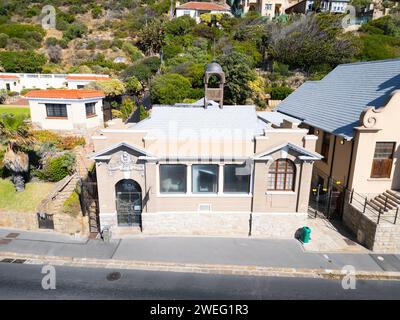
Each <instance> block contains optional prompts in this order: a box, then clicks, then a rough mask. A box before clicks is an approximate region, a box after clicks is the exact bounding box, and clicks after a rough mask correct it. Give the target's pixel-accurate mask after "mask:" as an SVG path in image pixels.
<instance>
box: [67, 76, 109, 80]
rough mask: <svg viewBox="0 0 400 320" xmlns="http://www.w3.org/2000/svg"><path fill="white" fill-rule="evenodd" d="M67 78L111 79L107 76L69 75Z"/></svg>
mask: <svg viewBox="0 0 400 320" xmlns="http://www.w3.org/2000/svg"><path fill="white" fill-rule="evenodd" d="M66 79H67V80H95V81H97V80H110V78H109V77H107V76H68V77H67V78H66Z"/></svg>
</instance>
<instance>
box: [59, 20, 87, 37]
mask: <svg viewBox="0 0 400 320" xmlns="http://www.w3.org/2000/svg"><path fill="white" fill-rule="evenodd" d="M87 32H88V28H87V27H86V25H84V24H83V23H80V22H74V23H72V24H71V25H69V26H68V28H67V29H66V30H65V31H64V33H63V38H64V39H66V40H73V39H76V38H82V37H83V36H84V35H85V34H86V33H87Z"/></svg>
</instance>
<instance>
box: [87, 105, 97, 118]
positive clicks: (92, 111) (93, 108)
mask: <svg viewBox="0 0 400 320" xmlns="http://www.w3.org/2000/svg"><path fill="white" fill-rule="evenodd" d="M85 108H86V117H92V116H95V115H96V103H95V102H91V103H85Z"/></svg>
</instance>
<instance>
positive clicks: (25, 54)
mask: <svg viewBox="0 0 400 320" xmlns="http://www.w3.org/2000/svg"><path fill="white" fill-rule="evenodd" d="M46 60H47V59H46V57H45V56H44V55H43V54H38V53H35V52H33V51H3V52H0V65H1V66H2V67H3V68H4V70H5V71H6V72H17V73H23V72H26V73H37V72H41V71H42V68H43V65H44V64H45V63H46Z"/></svg>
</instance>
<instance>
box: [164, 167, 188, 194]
mask: <svg viewBox="0 0 400 320" xmlns="http://www.w3.org/2000/svg"><path fill="white" fill-rule="evenodd" d="M160 192H161V193H186V166H185V165H182V164H161V165H160Z"/></svg>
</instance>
